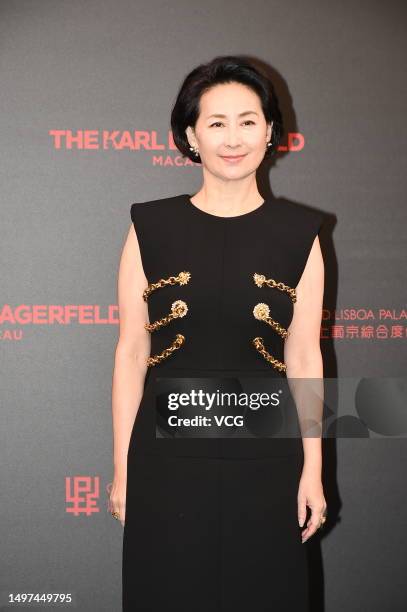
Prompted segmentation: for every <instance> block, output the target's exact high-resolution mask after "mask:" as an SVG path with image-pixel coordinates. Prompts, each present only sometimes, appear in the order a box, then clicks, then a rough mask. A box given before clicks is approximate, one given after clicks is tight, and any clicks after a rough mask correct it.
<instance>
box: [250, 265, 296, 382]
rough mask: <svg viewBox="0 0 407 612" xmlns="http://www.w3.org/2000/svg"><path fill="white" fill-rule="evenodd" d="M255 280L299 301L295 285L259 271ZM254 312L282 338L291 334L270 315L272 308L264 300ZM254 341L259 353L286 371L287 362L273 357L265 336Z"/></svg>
mask: <svg viewBox="0 0 407 612" xmlns="http://www.w3.org/2000/svg"><path fill="white" fill-rule="evenodd" d="M253 280H254V282H255V283H256V285H257V286H258V287H263V285H266V286H267V287H271V288H273V289H278V290H279V291H284V292H285V293H287V294H288V295H289V296H290V298H291V300H292V302H293V304H295V302H296V301H297V292H296V290H295V289H294V288H293V287H290V286H289V285H286V284H285V283H282V282H278V281H276V280H274V278H266V277H265V276H264V274H257V273H255V274H253ZM253 314H254V316H255V317H256V319H258V320H259V321H264V322H265V323H267V324H268V325H270V327H272V328H273V329H274V330H275V331H276V332H277V333H278V334H279V335H280V336H281V337H282V338H287V336H289V331H288V330H287V329H286V328H285V327H283V326H282V325H281V324H280V323H279V322H278V321H276V320H275V319H273V318H272V317H270V308H269V306H268V305H267V304H265V303H264V302H260V303H259V304H256V306H255V307H254V308H253ZM252 343H253V345H254V347H255V348H256V349H257V350H258V351H259V353H260V354H261V355H262V356H263V357H264V359H266V361H268V362H269V363H271V365H272V366H273V367H274V368H276V369H277V370H279V371H280V372H286V370H287V366H286V364H285V363H283V362H282V361H279V360H278V359H277V358H276V357H273V355H271V354H270V353H269V352H268V351H267V350H266V348H265V346H264V341H263V338H260V337H259V336H258V337H256V338H253V340H252Z"/></svg>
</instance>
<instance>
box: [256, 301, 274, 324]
mask: <svg viewBox="0 0 407 612" xmlns="http://www.w3.org/2000/svg"><path fill="white" fill-rule="evenodd" d="M253 314H254V316H255V317H256V319H258V320H259V321H263V320H264V319H266V318H267V317H268V316H269V314H270V308H269V307H268V305H267V304H265V303H264V302H260V303H259V304H256V306H255V307H254V308H253Z"/></svg>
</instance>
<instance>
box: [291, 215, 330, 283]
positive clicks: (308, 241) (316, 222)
mask: <svg viewBox="0 0 407 612" xmlns="http://www.w3.org/2000/svg"><path fill="white" fill-rule="evenodd" d="M323 223H324V217H323V215H322V214H320V213H317V212H315V213H314V212H313V213H312V217H311V219H310V221H309V224H308V225H307V231H306V235H305V243H304V250H303V253H304V256H303V257H302V258H301V262H300V267H299V270H298V272H297V282H296V284H295V287H298V285H299V283H300V280H301V278H302V275H303V274H304V270H305V268H306V266H307V263H308V259H309V256H310V253H311V249H312V246H313V244H314V240H315V238H316V237H317V236H318V235H319V233H320V231H321V228H322V225H323Z"/></svg>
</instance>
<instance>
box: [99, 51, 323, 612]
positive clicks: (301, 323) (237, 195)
mask: <svg viewBox="0 0 407 612" xmlns="http://www.w3.org/2000/svg"><path fill="white" fill-rule="evenodd" d="M171 127H172V132H173V136H174V141H175V144H176V145H177V147H178V149H179V150H180V151H181V153H183V155H185V156H187V157H189V158H190V159H191V160H193V161H197V162H199V163H201V164H202V170H203V184H202V187H201V189H200V190H199V191H198V193H196V194H195V195H194V196H192V197H191V196H190V195H188V194H180V195H175V196H172V197H168V198H163V199H160V200H154V201H152V202H142V203H135V204H133V205H132V207H131V219H132V225H131V227H130V230H129V234H128V237H127V241H126V244H125V247H124V250H123V254H122V258H121V263H120V270H119V279H118V293H119V314H120V338H119V342H118V345H117V349H116V356H115V367H114V375H113V428H114V482H113V487H112V492H111V497H110V506H111V510H112V515H113V516H114V517H115V518H117V519H119V520H120V521H121V523H122V525H123V526H124V539H123V572H122V576H123V585H122V586H123V608H122V609H123V610H124V611H129V610H132V611H140V612H141V611H147V610H148V611H149V612H151V611H153V612H156V611H157V612H158V611H160V612H161V611H168V610H174V611H175V610H176V611H177V612H183V611H185V612H186V611H188V612H191V611H192V610H193V611H194V612H200V611H202V612H209V611H210V612H215V611H219V612H226V611H230V612H231V611H232V610H233V612H236V611H240V610H242V611H243V610H244V611H245V612H247V610H250V611H251V612H260V611H261V612H263V611H265V610H279V612H281V611H282V610H287V611H288V610H290V612H291V611H292V610H294V609H295V610H297V612H298V611H299V610H301V611H305V610H308V583H307V556H306V551H305V547H303V546H302V543H304V542H305V541H307V540H308V539H309V538H310V537H311V536H312V535H313V534H314V533H315V532H316V530H317V529H318V528H319V527H320V526H321V525H322V523H323V522H324V520H325V518H324V515H325V510H326V503H325V499H324V494H323V489H322V484H321V468H322V458H321V439H320V437H313V438H311V437H310V438H308V437H305V436H304V437H303V438H301V436H297V437H291V438H282V437H273V436H263V437H262V436H251V437H250V436H243V437H239V436H233V435H230V434H225V435H223V436H222V435H213V433H212V431H213V430H211V433H210V434H207V435H202V431H203V429H204V428H201V429H200V430H196V431H195V432H192V433H191V430H190V429H188V428H187V427H186V428H185V429H182V428H180V429H177V430H176V433H175V434H174V433H171V432H170V430H171V427H169V426H168V421H165V418H164V419H163V415H164V416H165V415H166V414H167V413H166V412H165V410H164V412H163V411H162V410H161V409H160V401H161V399H162V396H161V395H160V392H159V391H158V389H159V387H158V386H157V385H158V384H159V383H160V381H159V380H157V379H158V378H161V379H165V378H167V379H169V380H170V385H171V384H176V385H178V387H177V388H178V390H179V389H181V390H184V391H185V390H186V391H188V390H190V389H191V380H193V383H194V384H195V383H197V381H202V385H201V388H202V387H203V388H206V389H212V388H213V384H214V382H215V385H216V386H217V387H219V383H220V384H221V385H222V384H223V385H224V388H225V389H229V388H230V385H232V387H233V384H234V383H233V380H236V379H234V378H233V377H236V376H245V375H246V376H250V377H252V378H253V377H254V378H256V381H257V380H258V381H259V384H260V381H261V379H263V382H264V381H266V382H270V380H273V379H276V381H278V382H279V383H282V382H283V380H284V379H287V378H295V379H307V378H320V379H321V378H322V376H323V372H322V359H321V352H320V347H319V333H320V323H321V311H322V298H323V284H324V270H323V261H322V255H321V250H320V245H319V240H318V232H319V229H320V226H321V222H322V217H321V215H320V214H319V213H316V212H313V211H310V210H308V209H305V208H303V207H302V206H300V205H298V204H294V203H284V204H283V203H282V202H280V201H279V200H278V199H275V198H272V197H268V198H266V199H263V198H262V196H261V195H260V193H259V192H258V189H257V184H256V170H257V168H258V167H259V165H260V164H261V162H262V161H263V159H264V158H265V157H268V156H270V155H272V154H273V153H274V152H275V150H276V148H277V146H278V143H279V141H280V138H281V135H282V119H281V113H280V110H279V106H278V101H277V98H276V95H275V93H274V89H273V86H272V83H270V81H269V79H268V78H267V77H266V76H265V75H263V74H262V73H261V72H260V71H259V70H258V69H256V68H255V66H254V65H253V64H252V63H251V62H250V61H249V60H246V59H245V58H243V57H230V56H227V57H218V58H215V59H214V60H213V61H211V62H210V63H208V64H205V65H201V66H198V67H197V68H196V69H195V70H193V71H192V72H191V73H190V74H189V75H188V76H187V77H186V79H185V80H184V83H183V84H182V86H181V89H180V91H179V94H178V97H177V99H176V102H175V105H174V108H173V111H172V116H171ZM267 324H268V325H269V327H268V328H267ZM269 351H271V352H269ZM217 377H218V378H217ZM174 379H178V380H177V381H175V383H174ZM207 381H209V382H207ZM230 381H232V383H230ZM161 383H162V381H161ZM161 383H160V384H161ZM205 385H206V387H205ZM195 386H196V384H195ZM155 394H157V395H155ZM156 402H157V404H156ZM161 406H162V404H161ZM184 414H185V411H184ZM186 414H188V411H186ZM156 418H157V421H156ZM164 422H165V423H166V424H165V425H163V423H164ZM156 424H158V425H160V424H161V427H160V426H159V427H158V428H157V429H156ZM307 506H308V507H309V508H310V510H311V516H310V518H309V520H308V522H307V523H306V525H305V526H304V524H305V520H306V508H307ZM301 527H304V529H303V530H302V532H301Z"/></svg>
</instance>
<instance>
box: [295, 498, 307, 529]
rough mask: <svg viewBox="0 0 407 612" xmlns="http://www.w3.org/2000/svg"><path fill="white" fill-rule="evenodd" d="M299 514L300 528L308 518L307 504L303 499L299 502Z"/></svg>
mask: <svg viewBox="0 0 407 612" xmlns="http://www.w3.org/2000/svg"><path fill="white" fill-rule="evenodd" d="M297 514H298V524H299V526H300V527H302V526H303V525H304V521H305V519H306V517H307V504H306V503H305V499H303V498H301V499H299V500H298V511H297Z"/></svg>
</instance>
